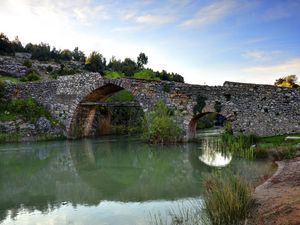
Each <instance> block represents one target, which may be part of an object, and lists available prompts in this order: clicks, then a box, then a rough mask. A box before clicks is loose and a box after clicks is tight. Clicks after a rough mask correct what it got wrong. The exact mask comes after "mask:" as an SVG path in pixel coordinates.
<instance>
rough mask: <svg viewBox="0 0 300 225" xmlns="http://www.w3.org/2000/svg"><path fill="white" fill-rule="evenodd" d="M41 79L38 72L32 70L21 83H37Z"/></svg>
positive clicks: (21, 79)
mask: <svg viewBox="0 0 300 225" xmlns="http://www.w3.org/2000/svg"><path fill="white" fill-rule="evenodd" d="M39 79H40V75H39V74H38V73H37V72H36V71H34V70H31V71H29V72H28V73H27V74H26V76H23V77H21V78H20V81H22V82H29V81H37V80H39Z"/></svg>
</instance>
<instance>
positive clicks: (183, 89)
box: [13, 73, 300, 140]
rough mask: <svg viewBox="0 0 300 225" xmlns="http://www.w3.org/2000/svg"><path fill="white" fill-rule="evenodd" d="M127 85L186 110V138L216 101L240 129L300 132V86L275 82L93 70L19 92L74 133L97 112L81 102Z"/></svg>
mask: <svg viewBox="0 0 300 225" xmlns="http://www.w3.org/2000/svg"><path fill="white" fill-rule="evenodd" d="M123 88H124V89H126V90H128V91H130V92H131V93H132V94H133V95H134V97H135V101H137V102H138V103H139V104H140V106H141V107H142V109H143V110H144V111H149V110H151V109H152V107H153V106H154V104H155V103H156V102H157V101H159V100H162V101H164V102H165V103H166V104H167V105H168V106H169V107H170V108H173V109H174V110H175V111H176V113H177V115H180V116H179V117H178V121H177V123H178V124H179V126H181V127H182V129H183V134H182V135H183V137H184V140H188V139H189V138H192V137H193V135H194V132H195V127H194V126H193V125H194V124H193V123H194V122H196V121H197V119H198V118H200V117H201V116H202V115H204V114H205V113H209V112H215V111H216V107H215V105H216V104H217V105H218V108H219V110H220V112H219V113H220V114H221V115H223V116H225V117H226V118H227V120H228V121H230V122H231V124H232V127H233V130H234V132H239V131H241V132H244V133H247V134H255V135H259V136H270V135H278V134H285V133H296V132H297V133H299V132H300V111H299V109H300V101H299V100H300V89H288V88H279V87H275V86H272V85H256V84H243V83H234V82H225V83H224V85H223V86H202V85H191V84H184V83H175V82H169V81H149V80H142V79H129V78H120V79H107V80H106V79H103V78H102V77H101V76H100V74H97V73H87V74H79V75H73V76H64V77H60V78H59V79H58V80H54V81H47V82H35V83H24V84H19V85H17V86H16V87H15V89H14V93H13V95H14V96H16V97H20V98H25V97H28V96H32V97H33V98H35V99H36V100H37V101H38V102H39V103H40V104H42V105H44V106H45V108H46V109H47V110H49V111H50V112H51V114H52V115H53V116H54V117H55V118H57V119H59V120H60V121H61V123H62V124H63V125H64V126H65V128H66V135H68V136H69V137H70V136H72V132H73V131H74V129H75V128H76V129H77V130H78V129H79V130H85V131H84V132H85V133H86V132H87V130H86V129H87V127H84V126H85V124H89V123H88V121H86V120H87V119H88V120H90V117H91V112H90V111H89V110H87V109H86V108H85V107H84V106H82V105H80V103H81V102H92V101H103V100H105V99H106V98H107V97H109V96H110V95H112V94H113V93H115V92H117V91H119V90H121V89H123ZM199 96H201V97H203V98H204V99H205V105H204V107H203V109H202V110H201V112H196V113H195V112H194V107H195V105H196V104H197V97H199ZM90 108H93V107H90ZM90 110H92V109H90ZM87 115H89V116H87ZM84 117H85V118H84Z"/></svg>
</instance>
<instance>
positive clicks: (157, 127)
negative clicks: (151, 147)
mask: <svg viewBox="0 0 300 225" xmlns="http://www.w3.org/2000/svg"><path fill="white" fill-rule="evenodd" d="M143 130H144V138H145V139H146V140H147V141H149V142H150V143H155V144H156V143H175V142H178V141H179V140H180V134H181V129H180V128H179V127H178V126H177V125H176V124H175V122H174V121H173V116H172V111H170V110H169V109H168V107H167V106H166V105H165V104H164V103H163V102H162V101H160V102H158V103H157V104H156V105H155V107H154V110H153V111H150V112H147V113H146V114H145V120H144V129H143Z"/></svg>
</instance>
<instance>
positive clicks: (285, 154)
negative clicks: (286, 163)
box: [221, 132, 300, 160]
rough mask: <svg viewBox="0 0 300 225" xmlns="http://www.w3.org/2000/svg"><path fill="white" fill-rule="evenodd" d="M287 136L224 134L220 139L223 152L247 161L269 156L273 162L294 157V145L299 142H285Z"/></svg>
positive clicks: (299, 141)
mask: <svg viewBox="0 0 300 225" xmlns="http://www.w3.org/2000/svg"><path fill="white" fill-rule="evenodd" d="M287 136H299V134H293V135H278V136H272V137H256V136H253V135H243V134H238V135H232V134H230V133H228V132H225V133H224V134H223V135H222V137H221V143H222V148H223V151H224V152H225V153H226V152H228V153H231V154H233V155H235V156H238V157H242V158H247V159H254V158H257V159H264V158H268V157H269V156H271V157H272V158H273V159H274V160H282V159H291V158H294V157H295V156H296V144H298V143H300V140H285V138H286V137H287Z"/></svg>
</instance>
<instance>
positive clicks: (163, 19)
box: [135, 14, 174, 26]
mask: <svg viewBox="0 0 300 225" xmlns="http://www.w3.org/2000/svg"><path fill="white" fill-rule="evenodd" d="M173 20H174V17H173V16H161V15H151V14H148V15H143V16H138V17H136V18H135V21H136V22H137V23H139V24H144V25H158V26H159V25H163V24H167V23H170V22H172V21H173Z"/></svg>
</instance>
